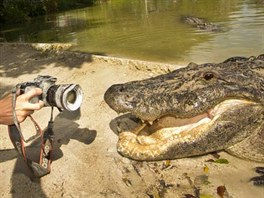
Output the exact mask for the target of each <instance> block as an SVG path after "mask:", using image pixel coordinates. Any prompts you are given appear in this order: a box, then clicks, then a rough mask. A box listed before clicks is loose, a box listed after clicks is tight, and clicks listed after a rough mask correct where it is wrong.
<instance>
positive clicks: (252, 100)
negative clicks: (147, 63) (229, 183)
mask: <svg viewBox="0 0 264 198" xmlns="http://www.w3.org/2000/svg"><path fill="white" fill-rule="evenodd" d="M104 99H105V101H106V103H107V104H108V105H109V106H110V107H111V108H112V109H113V110H115V111H116V112H117V113H130V114H132V115H134V116H136V117H137V118H138V119H140V120H141V121H142V126H141V127H140V128H139V129H135V130H131V131H122V132H120V133H119V140H118V143H117V150H118V152H119V153H120V154H121V155H123V156H125V157H128V158H132V159H134V160H142V161H155V160H170V159H177V158H185V157H192V156H199V155H204V154H208V153H211V152H217V151H221V150H224V151H226V152H228V153H230V154H232V155H234V156H237V157H239V158H244V159H248V160H253V161H257V162H261V163H263V162H264V144H263V141H264V54H262V55H259V56H258V57H254V56H252V57H249V58H246V57H231V58H229V59H227V60H225V61H224V62H221V63H205V64H200V65H197V64H195V63H190V64H188V65H187V66H186V67H184V68H180V69H177V70H175V71H172V72H170V73H167V74H162V75H159V76H156V77H152V78H149V79H144V80H138V81H132V82H127V83H124V84H115V85H112V86H111V87H110V88H108V90H107V91H106V92H105V95H104ZM258 170H262V173H263V172H264V171H263V169H261V168H260V169H258ZM259 172H260V171H259ZM253 181H254V183H255V184H264V176H260V177H257V178H254V179H253Z"/></svg>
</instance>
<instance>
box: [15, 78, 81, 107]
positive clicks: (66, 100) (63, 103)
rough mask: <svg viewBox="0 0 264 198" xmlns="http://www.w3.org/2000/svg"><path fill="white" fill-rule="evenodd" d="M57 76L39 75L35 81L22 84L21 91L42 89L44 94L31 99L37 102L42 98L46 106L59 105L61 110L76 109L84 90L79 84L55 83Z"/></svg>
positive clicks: (79, 104)
mask: <svg viewBox="0 0 264 198" xmlns="http://www.w3.org/2000/svg"><path fill="white" fill-rule="evenodd" d="M56 81H57V78H55V77H52V76H48V75H47V76H41V75H39V76H38V77H37V78H35V79H34V81H33V82H25V83H22V84H20V91H21V94H22V93H26V92H28V91H30V90H31V89H33V88H40V89H42V94H41V95H40V96H38V97H34V98H32V99H31V100H30V102H31V103H37V102H38V101H39V100H42V101H43V102H44V104H45V106H53V107H57V108H59V109H61V110H64V109H66V110H68V111H75V110H77V109H78V108H80V106H81V103H82V100H83V91H82V89H81V87H80V85H78V84H57V85H56V84H55V83H56Z"/></svg>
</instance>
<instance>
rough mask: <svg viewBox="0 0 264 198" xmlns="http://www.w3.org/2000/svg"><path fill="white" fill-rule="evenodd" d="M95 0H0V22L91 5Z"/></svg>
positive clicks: (27, 18)
mask: <svg viewBox="0 0 264 198" xmlns="http://www.w3.org/2000/svg"><path fill="white" fill-rule="evenodd" d="M94 2H95V0H0V23H2V24H3V23H5V24H8V23H19V22H22V21H26V20H30V18H31V17H35V16H40V15H45V14H50V13H54V12H58V11H62V10H67V9H73V8H80V7H85V6H91V5H93V4H94Z"/></svg>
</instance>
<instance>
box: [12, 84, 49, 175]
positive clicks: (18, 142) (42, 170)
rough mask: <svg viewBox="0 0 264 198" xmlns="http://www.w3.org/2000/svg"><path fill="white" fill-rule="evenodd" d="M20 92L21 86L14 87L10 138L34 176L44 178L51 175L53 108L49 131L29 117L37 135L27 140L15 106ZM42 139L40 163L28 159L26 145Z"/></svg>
mask: <svg viewBox="0 0 264 198" xmlns="http://www.w3.org/2000/svg"><path fill="white" fill-rule="evenodd" d="M18 90H19V85H17V86H16V87H14V89H13V91H12V110H13V120H14V124H13V125H9V126H8V132H9V137H10V139H11V141H12V143H13V145H14V147H15V149H16V150H17V152H18V153H19V155H20V156H22V157H23V159H24V161H25V163H26V164H27V166H28V167H29V168H30V169H31V170H32V171H33V173H34V175H35V176H37V177H42V176H44V175H47V174H49V173H50V170H51V168H50V165H51V154H52V146H53V140H54V132H53V107H52V108H51V118H50V121H49V123H48V126H47V129H46V130H45V131H44V133H43V131H42V130H41V128H40V126H39V125H38V123H37V122H36V121H35V120H34V119H33V118H32V116H29V117H30V119H31V121H32V122H33V124H34V127H35V130H36V135H34V136H32V137H30V138H29V139H27V140H25V138H24V136H23V134H22V131H21V128H20V124H19V123H18V120H17V116H16V111H15V106H16V96H17V95H18V93H17V91H18ZM37 137H40V139H41V148H40V158H39V162H38V163H37V162H34V161H32V160H31V159H29V158H28V157H27V154H26V148H25V146H24V143H27V142H29V141H32V140H33V139H36V138H37Z"/></svg>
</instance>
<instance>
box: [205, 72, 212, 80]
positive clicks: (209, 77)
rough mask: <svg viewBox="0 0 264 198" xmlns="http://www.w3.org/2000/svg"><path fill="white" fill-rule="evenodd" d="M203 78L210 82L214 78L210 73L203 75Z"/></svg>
mask: <svg viewBox="0 0 264 198" xmlns="http://www.w3.org/2000/svg"><path fill="white" fill-rule="evenodd" d="M203 77H204V79H205V80H211V79H212V78H214V74H213V73H211V72H208V73H205V74H204V76H203Z"/></svg>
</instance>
